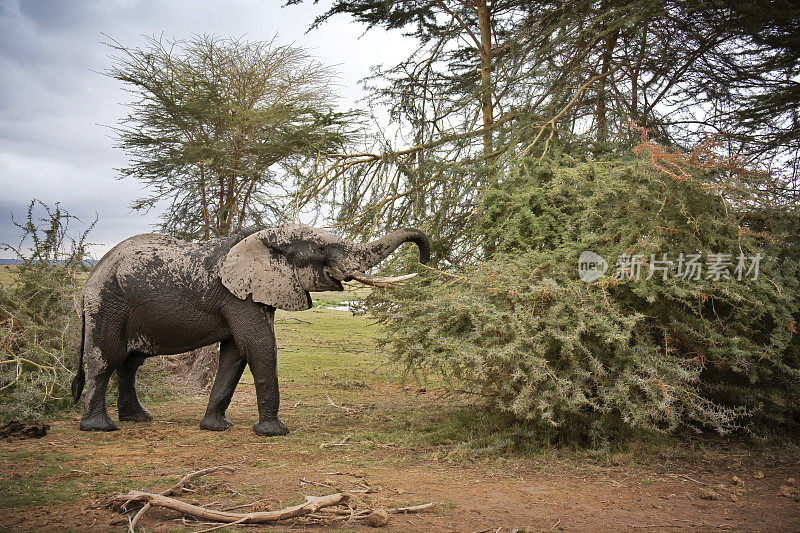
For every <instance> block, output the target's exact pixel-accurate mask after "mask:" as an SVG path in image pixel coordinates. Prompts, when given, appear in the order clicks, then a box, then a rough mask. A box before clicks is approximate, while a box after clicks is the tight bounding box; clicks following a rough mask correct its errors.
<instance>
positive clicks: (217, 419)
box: [200, 415, 233, 431]
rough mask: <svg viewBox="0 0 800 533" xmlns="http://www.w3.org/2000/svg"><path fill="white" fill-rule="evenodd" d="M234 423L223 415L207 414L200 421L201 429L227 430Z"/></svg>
mask: <svg viewBox="0 0 800 533" xmlns="http://www.w3.org/2000/svg"><path fill="white" fill-rule="evenodd" d="M232 425H233V422H231V421H230V420H228V418H227V417H226V416H223V415H217V416H214V415H206V416H204V417H203V419H202V420H201V421H200V429H206V430H208V431H225V430H226V429H228V428H229V427H231V426H232Z"/></svg>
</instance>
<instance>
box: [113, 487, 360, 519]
mask: <svg viewBox="0 0 800 533" xmlns="http://www.w3.org/2000/svg"><path fill="white" fill-rule="evenodd" d="M305 498H306V501H305V503H301V504H299V505H294V506H292V507H286V508H284V509H279V510H277V511H258V512H252V513H244V514H242V513H231V512H227V511H217V510H215V509H207V508H205V507H200V506H199V505H192V504H190V503H186V502H183V501H180V500H177V499H175V498H169V497H167V496H162V495H161V494H153V493H151V492H142V491H140V490H132V491H130V492H128V494H120V495H118V496H114V497H113V498H112V501H115V502H125V503H131V502H145V506H146V505H147V504H149V505H151V506H154V507H164V508H167V509H172V510H173V511H178V512H179V513H182V514H185V515H189V516H193V517H195V518H201V519H203V520H210V521H214V522H224V523H226V524H232V523H234V522H235V523H237V524H266V523H269V522H277V521H279V520H285V519H287V518H294V517H298V516H303V515H307V514H311V513H315V512H317V511H319V510H320V509H322V508H324V507H330V506H332V505H341V504H344V503H347V501H348V499H349V498H350V496H349V495H348V494H344V493H337V494H330V495H328V496H306V497H305Z"/></svg>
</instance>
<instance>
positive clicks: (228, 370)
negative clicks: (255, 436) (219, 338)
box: [200, 340, 247, 431]
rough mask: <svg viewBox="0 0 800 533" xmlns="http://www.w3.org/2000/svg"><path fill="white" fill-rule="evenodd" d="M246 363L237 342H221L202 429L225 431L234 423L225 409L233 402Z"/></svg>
mask: <svg viewBox="0 0 800 533" xmlns="http://www.w3.org/2000/svg"><path fill="white" fill-rule="evenodd" d="M246 364H247V361H246V360H245V358H244V357H243V356H242V355H241V353H239V350H238V348H236V343H234V342H233V341H232V340H228V341H223V342H222V343H221V344H220V348H219V365H218V367H217V376H216V377H215V378H214V386H213V387H211V395H210V396H209V398H208V407H207V408H206V415H205V416H204V417H203V420H201V421H200V428H201V429H207V430H209V431H223V430H226V429H228V428H229V427H231V426H232V425H233V422H231V421H230V420H228V418H227V417H226V416H225V411H226V410H227V409H228V406H229V405H230V403H231V398H232V397H233V391H234V390H236V385H237V384H238V383H239V380H240V379H241V377H242V372H244V367H245V365H246Z"/></svg>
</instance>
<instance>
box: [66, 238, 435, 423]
mask: <svg viewBox="0 0 800 533" xmlns="http://www.w3.org/2000/svg"><path fill="white" fill-rule="evenodd" d="M404 242H414V243H416V244H417V246H418V247H419V250H420V261H422V262H427V260H428V257H429V253H430V252H429V250H430V246H429V243H428V238H427V237H426V236H425V234H424V233H423V232H422V231H420V230H417V229H414V228H406V229H402V230H397V231H395V232H392V233H390V234H389V235H386V236H385V237H383V238H381V239H378V240H376V241H374V242H371V243H366V244H355V243H352V242H350V241H346V240H344V239H341V238H340V237H337V236H336V235H334V234H332V233H329V232H327V231H324V230H320V229H316V228H311V227H309V226H304V225H301V224H286V225H283V226H280V227H277V228H267V229H262V230H256V229H248V230H244V231H242V232H240V233H237V234H235V235H231V236H229V237H225V238H222V239H215V240H211V241H206V242H200V243H192V242H185V241H181V240H178V239H175V238H172V237H168V236H165V235H159V234H155V233H150V234H144V235H137V236H135V237H131V238H129V239H127V240H125V241H123V242H121V243H120V244H118V245H117V246H115V247H114V248H113V249H112V250H111V251H109V252H108V253H107V254H106V255H105V256H104V257H103V258H102V259H101V260H100V261H99V262H98V263H97V265H96V266H95V267H94V269H93V270H92V272H91V274H90V275H89V279H88V280H87V281H86V286H85V288H84V291H83V300H82V305H83V309H82V323H83V338H82V343H81V354H80V360H79V361H80V362H79V367H78V373H77V375H76V376H75V379H74V380H73V382H72V395H73V398H74V400H75V402H76V403H77V402H78V401H79V400H80V396H81V393H82V391H83V388H84V384H85V386H86V395H85V399H84V410H83V418H82V419H81V423H80V428H81V429H82V430H86V431H112V430H115V429H117V426H116V424H115V423H114V422H113V421H112V420H111V418H110V417H109V415H108V411H107V409H106V390H107V388H108V382H109V378H110V377H111V374H112V373H113V372H115V371H116V372H117V375H118V377H119V399H118V402H117V407H118V409H119V419H120V420H130V421H141V420H150V419H151V418H152V417H151V415H150V413H149V412H148V411H147V409H145V408H144V407H143V406H142V404H141V403H140V402H139V398H138V397H137V395H136V386H135V378H136V369H137V368H138V367H139V366H140V365H141V364H142V362H143V361H144V360H145V359H146V358H147V357H150V356H154V355H166V354H176V353H180V352H186V351H189V350H193V349H195V348H199V347H201V346H206V345H209V344H213V343H216V342H219V343H220V361H219V370H218V371H217V376H216V379H215V381H214V385H213V387H212V389H211V395H210V398H209V402H208V408H207V410H206V414H205V417H204V418H203V420H202V421H201V422H200V427H201V428H203V429H208V430H213V431H221V430H224V429H227V428H228V427H230V426H231V422H230V420H228V419H227V418H226V417H225V410H226V409H227V408H228V405H229V404H230V401H231V396H232V395H233V391H234V389H235V388H236V384H237V383H238V382H239V378H240V377H241V375H242V372H243V371H244V367H245V365H250V370H251V372H252V373H253V378H254V381H255V388H256V398H257V401H258V415H259V421H258V423H257V424H256V425H255V426H254V428H253V429H254V430H255V432H256V433H257V434H259V435H266V436H272V435H283V434H286V433H287V432H288V429H287V428H286V426H285V425H284V424H283V422H281V420H280V418H278V404H279V399H280V396H279V392H278V377H277V374H276V368H275V366H276V359H277V350H276V343H275V333H274V330H273V323H274V316H275V309H276V308H279V309H285V310H290V311H298V310H303V309H308V308H309V307H311V297H310V295H309V292H314V291H328V290H334V291H341V290H342V289H343V288H342V281H349V280H350V279H352V277H353V276H354V275H355V276H358V277H360V278H362V279H363V277H364V272H365V271H366V270H368V269H370V268H372V267H373V266H375V265H376V264H378V263H379V262H380V261H382V260H383V259H385V258H386V257H388V256H389V254H391V253H392V252H393V251H394V250H395V249H396V248H397V247H398V246H400V245H401V244H403V243H404ZM367 277H369V276H368V275H367Z"/></svg>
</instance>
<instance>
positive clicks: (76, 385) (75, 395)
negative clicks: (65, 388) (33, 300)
mask: <svg viewBox="0 0 800 533" xmlns="http://www.w3.org/2000/svg"><path fill="white" fill-rule="evenodd" d="M85 346H86V312H85V311H84V310H83V299H81V350H80V351H79V352H78V370H77V372H76V373H75V377H74V378H72V401H73V402H75V403H78V402H79V401H81V394H82V393H83V386H84V384H85V383H86V372H84V370H83V349H84V347H85Z"/></svg>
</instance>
